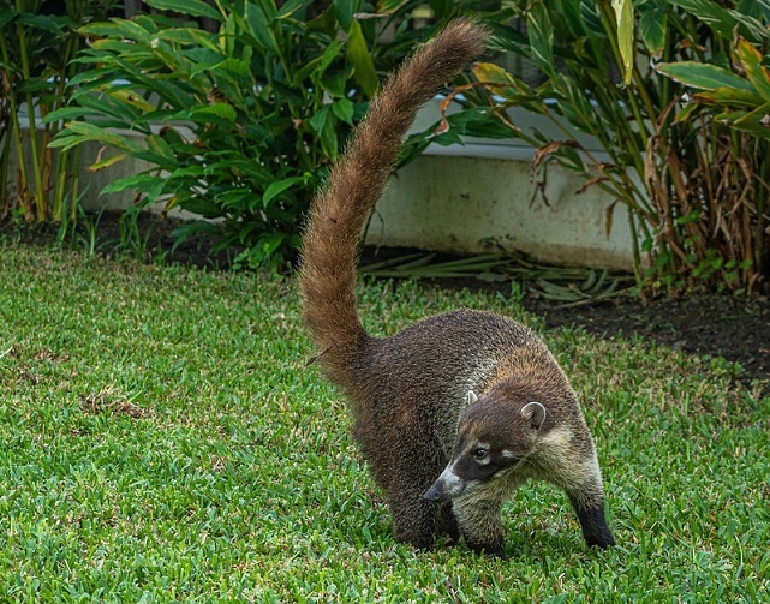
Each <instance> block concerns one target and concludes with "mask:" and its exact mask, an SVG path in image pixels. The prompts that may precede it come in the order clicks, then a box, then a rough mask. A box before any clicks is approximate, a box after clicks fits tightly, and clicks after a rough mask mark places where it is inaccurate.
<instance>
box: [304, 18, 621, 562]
mask: <svg viewBox="0 0 770 604" xmlns="http://www.w3.org/2000/svg"><path fill="white" fill-rule="evenodd" d="M486 37H487V31H486V30H485V29H484V28H483V27H482V26H480V25H479V24H477V23H476V22H474V21H473V20H469V19H463V18H460V19H456V20H454V21H452V22H451V23H450V24H449V25H448V26H447V27H446V29H444V31H443V32H442V33H440V34H439V35H438V36H437V37H436V38H435V39H434V40H433V41H431V42H429V43H427V44H425V45H423V46H422V47H421V48H419V49H418V50H417V52H416V53H415V54H414V56H413V57H412V58H411V59H409V60H408V61H406V62H405V63H404V64H403V66H402V67H401V69H400V70H399V71H398V72H397V73H396V74H394V75H392V76H391V77H390V78H389V79H388V81H387V83H386V84H385V85H384V87H383V88H382V91H381V93H380V95H379V96H378V98H376V99H375V100H373V101H372V103H371V107H370V111H369V115H368V116H367V117H366V118H365V119H364V121H363V122H362V123H361V124H360V125H359V126H358V128H357V130H356V132H355V135H354V136H353V139H352V141H351V142H350V144H349V146H348V148H347V151H346V153H345V155H344V157H343V158H342V159H341V160H340V161H339V162H338V163H337V164H336V165H335V166H333V168H332V170H331V173H330V175H329V180H328V183H327V186H326V187H325V188H324V189H323V190H322V191H321V192H320V193H319V194H318V196H317V198H316V199H315V201H314V203H313V204H312V207H311V211H310V218H309V223H308V226H307V229H306V231H305V234H304V241H303V255H302V270H301V278H300V287H301V293H302V297H303V299H304V317H305V321H306V323H307V325H308V326H309V328H310V331H311V333H312V335H313V338H314V339H315V342H316V344H317V346H318V349H319V357H318V359H319V362H320V363H321V365H322V367H323V369H324V370H325V372H326V373H327V375H328V376H329V378H330V379H331V380H332V381H334V382H336V383H337V384H339V385H340V386H341V387H342V388H343V390H344V391H345V393H346V394H347V396H348V397H349V399H350V404H351V409H352V415H353V419H354V422H355V426H354V436H355V438H356V440H357V441H358V443H359V445H360V447H361V449H362V452H363V454H364V456H365V458H366V459H367V460H368V462H369V465H370V467H371V470H372V473H373V474H374V477H375V479H376V480H377V481H378V482H379V484H380V485H382V487H383V488H384V489H385V491H386V493H387V498H388V504H389V507H390V511H391V514H392V516H393V526H394V532H395V538H396V540H398V541H401V542H407V543H411V544H413V545H414V546H416V547H421V548H423V547H428V546H430V545H431V544H432V543H433V542H434V541H435V539H436V538H437V537H438V536H441V535H448V536H450V537H451V538H454V539H455V540H457V539H459V536H460V533H462V535H463V536H464V537H465V540H466V542H467V543H468V544H469V546H470V547H471V548H473V549H474V550H476V551H485V552H487V553H489V554H493V555H500V556H502V555H503V553H504V551H503V545H502V532H501V518H500V507H501V504H502V502H503V501H504V500H505V499H506V498H507V497H509V496H510V494H511V492H512V491H513V489H515V488H516V487H517V486H518V485H519V484H520V483H521V482H522V481H524V480H525V479H527V478H530V477H532V478H539V479H545V480H548V481H550V482H552V483H554V484H556V485H558V486H560V487H562V488H564V489H565V490H566V491H567V493H568V495H569V497H570V501H571V502H572V505H573V507H574V508H575V510H576V512H577V515H578V518H579V520H580V523H581V525H582V528H583V533H584V536H585V539H586V541H587V542H588V543H589V544H591V545H597V546H600V547H606V546H608V545H612V544H614V540H613V537H612V534H611V533H610V530H609V528H608V527H607V524H606V522H605V519H604V511H603V487H602V477H601V472H600V470H599V466H598V463H597V460H596V453H595V451H594V446H593V442H592V440H591V435H590V433H589V431H588V429H587V427H586V424H585V422H584V420H583V416H582V413H581V411H580V408H579V405H578V402H577V399H576V396H575V394H574V392H573V390H572V388H571V387H570V384H569V382H568V380H567V378H566V377H565V375H564V373H563V372H562V370H561V369H560V368H559V367H558V365H557V364H556V361H555V360H554V358H553V357H552V356H551V354H550V353H549V352H548V350H547V349H546V347H545V345H544V344H543V343H542V342H541V340H540V339H539V338H538V337H537V336H536V335H535V334H534V333H533V332H532V331H530V330H529V329H527V328H526V327H524V326H522V325H520V324H518V323H516V322H515V321H512V320H510V319H507V318H505V317H502V316H498V315H495V314H492V313H485V312H475V311H470V310H461V311H456V312H450V313H446V314H441V315H438V316H435V317H431V318H429V319H425V320H423V321H420V322H418V323H415V324H414V325H412V326H410V327H408V328H406V329H404V330H403V331H401V332H399V333H397V334H396V335H394V336H391V337H388V338H375V337H372V336H371V335H369V334H368V333H367V332H366V331H365V330H364V328H363V327H362V325H361V322H360V320H359V317H358V312H357V309H356V300H355V295H354V285H355V281H356V260H357V253H358V244H359V236H360V233H361V230H362V228H363V225H364V222H365V221H366V219H367V217H368V216H369V214H370V212H371V210H372V208H373V206H374V204H375V202H376V201H377V199H378V198H379V197H380V195H381V194H382V191H383V190H384V188H385V185H386V183H387V180H388V177H389V174H390V171H391V169H392V166H393V164H394V162H395V161H396V159H397V156H398V153H399V150H400V146H401V139H402V137H403V136H404V134H405V133H406V131H407V129H408V128H409V126H410V125H411V123H412V121H413V119H414V116H415V113H416V112H417V110H418V109H419V107H420V106H421V105H423V104H424V103H425V102H427V101H428V100H429V99H430V98H431V97H432V95H433V94H434V93H435V91H436V89H437V88H438V87H439V86H441V85H442V84H444V83H446V82H447V81H448V80H449V79H451V78H452V77H453V76H454V75H455V74H456V73H457V72H458V71H460V70H461V69H462V68H463V67H464V66H465V65H466V64H468V63H469V62H470V61H472V60H473V59H474V58H476V57H477V56H478V55H480V54H481V53H482V51H483V45H484V41H485V39H486ZM426 491H427V492H426Z"/></svg>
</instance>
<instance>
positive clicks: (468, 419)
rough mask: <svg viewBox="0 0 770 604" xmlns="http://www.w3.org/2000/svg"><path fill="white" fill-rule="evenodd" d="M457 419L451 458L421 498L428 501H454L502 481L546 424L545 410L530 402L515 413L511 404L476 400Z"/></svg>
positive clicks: (519, 462)
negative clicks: (490, 483) (487, 484)
mask: <svg viewBox="0 0 770 604" xmlns="http://www.w3.org/2000/svg"><path fill="white" fill-rule="evenodd" d="M468 397H469V402H472V403H473V404H472V405H471V406H470V407H469V408H468V409H466V411H465V413H463V416H462V418H461V419H460V425H459V427H458V431H457V438H456V440H455V444H454V450H453V453H452V459H451V460H450V461H449V463H448V464H447V467H446V468H444V471H443V472H442V473H441V475H440V476H439V477H438V479H437V480H436V482H435V483H433V486H432V487H431V488H430V489H428V490H427V491H426V492H425V493H424V495H423V497H424V498H425V499H428V500H430V501H442V500H447V499H453V498H455V497H458V496H459V495H462V494H465V493H469V492H470V491H472V490H474V489H475V488H476V487H478V486H479V485H482V484H485V483H488V482H491V481H493V480H495V479H499V478H502V477H503V476H505V475H506V474H507V473H508V471H509V470H512V469H513V468H515V467H517V466H518V465H519V464H521V463H522V462H523V461H524V459H525V458H526V457H527V455H528V454H529V453H530V452H531V451H532V449H533V447H534V444H535V442H536V441H537V435H538V431H539V430H540V428H541V427H542V425H543V422H544V421H545V415H546V411H545V407H543V405H542V404H541V403H538V402H530V403H527V404H526V405H524V406H523V407H521V408H520V409H519V410H518V411H516V410H515V409H511V405H501V404H494V403H492V402H490V401H483V400H482V401H478V398H477V397H476V395H474V394H473V393H472V392H469V394H468Z"/></svg>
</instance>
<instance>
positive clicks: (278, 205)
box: [54, 0, 378, 266]
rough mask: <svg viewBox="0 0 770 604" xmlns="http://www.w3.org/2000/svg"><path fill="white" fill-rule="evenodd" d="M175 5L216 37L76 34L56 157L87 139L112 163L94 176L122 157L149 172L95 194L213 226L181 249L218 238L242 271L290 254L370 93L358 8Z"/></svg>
mask: <svg viewBox="0 0 770 604" xmlns="http://www.w3.org/2000/svg"><path fill="white" fill-rule="evenodd" d="M148 4H150V5H151V6H153V7H154V8H157V9H163V10H174V9H180V7H181V5H180V4H179V3H178V2H173V1H170V0H153V1H152V2H149V3H148ZM183 4H184V11H185V13H186V14H187V15H190V16H193V17H194V16H202V17H206V18H208V19H212V20H214V21H215V22H216V23H217V27H218V31H216V32H214V33H210V32H207V31H204V30H202V29H200V28H199V27H198V25H197V23H195V22H193V21H190V22H187V23H180V22H179V21H172V20H170V19H168V18H167V17H163V16H159V15H140V16H137V17H135V18H133V19H131V20H125V19H113V20H111V21H110V22H109V23H99V24H94V25H91V26H88V27H85V28H83V29H82V30H81V33H83V34H84V35H88V36H89V37H91V38H92V39H93V42H92V44H91V47H90V48H89V49H88V50H86V51H85V52H83V53H82V54H81V56H80V57H79V59H78V62H79V63H88V64H89V65H95V67H93V68H92V69H90V70H88V71H87V72H85V73H83V74H81V75H80V76H79V77H77V78H75V80H74V81H73V82H72V85H74V86H75V90H74V92H73V96H74V100H75V103H74V104H73V105H72V106H71V107H68V108H66V109H64V110H62V111H60V112H58V113H57V114H56V115H55V116H54V117H66V118H67V119H69V120H71V121H70V122H68V126H67V129H66V130H65V131H64V132H63V133H62V134H61V135H60V136H59V137H58V138H57V140H56V141H54V145H55V146H58V147H62V148H70V147H73V146H75V145H78V144H79V143H81V142H83V141H86V140H95V141H98V142H100V143H102V144H104V145H105V146H108V147H109V148H111V149H113V150H114V151H116V152H117V154H112V155H110V156H105V157H104V158H103V159H102V160H101V161H99V162H98V163H97V164H96V165H94V166H93V167H92V168H93V169H100V168H103V167H105V166H108V165H111V164H113V163H115V162H118V161H120V160H121V159H122V158H123V157H125V156H132V157H134V158H137V159H142V160H146V161H148V162H150V163H151V164H152V165H151V167H150V168H149V169H147V170H145V171H144V172H142V173H140V174H138V175H135V176H131V177H128V178H123V179H120V180H118V181H116V182H113V183H111V184H110V185H109V186H108V187H107V188H106V189H105V191H104V192H112V191H120V190H124V189H137V190H139V191H141V192H142V193H143V194H144V195H143V196H142V197H141V200H140V201H139V203H138V204H137V205H136V206H135V207H134V208H132V209H131V210H130V211H138V210H140V209H142V208H143V207H144V206H147V205H148V204H154V203H156V202H159V201H162V202H164V203H165V208H166V209H170V208H173V207H179V208H182V209H184V210H188V211H190V212H193V213H195V214H197V215H200V216H201V217H203V218H207V219H221V220H218V221H199V222H193V223H190V224H189V225H187V226H184V227H182V228H180V229H179V230H178V231H177V232H176V235H177V239H178V241H181V240H182V239H184V238H185V237H186V236H188V235H189V234H191V233H192V232H195V231H206V232H212V233H218V234H221V235H223V236H224V237H223V239H221V241H222V243H221V244H220V245H221V246H229V245H233V244H236V245H238V246H242V247H245V248H246V251H245V252H243V253H242V254H241V255H240V256H238V257H237V258H236V265H241V266H256V265H258V264H260V263H262V262H264V261H265V260H266V259H267V258H268V257H271V256H274V255H277V256H281V255H283V256H285V255H287V254H291V252H292V251H293V250H295V249H296V247H297V245H298V243H299V237H298V234H299V231H300V228H301V224H302V222H303V219H304V214H305V212H306V210H307V207H308V204H309V200H310V198H311V195H312V193H313V191H314V189H315V188H316V187H317V186H318V185H319V183H320V182H321V181H322V180H323V178H324V175H325V173H326V169H327V167H328V165H329V163H330V162H332V161H334V159H335V158H336V157H337V156H338V155H339V154H340V152H341V150H342V148H343V146H344V143H345V140H346V139H347V136H348V134H349V131H350V128H351V126H352V125H353V124H354V123H355V122H356V121H357V120H358V119H360V117H361V116H362V115H363V113H364V112H365V110H366V107H367V102H366V101H367V98H368V96H369V95H370V94H371V93H372V92H373V91H374V90H375V89H376V87H377V84H378V77H377V73H376V71H375V70H374V65H373V61H372V57H371V55H370V54H369V51H368V42H367V41H366V39H365V37H364V34H363V32H362V28H361V26H360V25H359V23H358V22H357V21H355V20H353V11H354V9H356V6H355V4H356V3H344V2H335V3H333V5H332V6H331V7H329V8H328V9H327V10H326V11H325V12H324V13H322V14H321V15H320V16H318V17H316V18H315V19H310V20H308V19H307V16H308V11H309V10H310V9H311V8H312V4H313V3H312V2H303V1H293V2H286V3H283V4H280V5H277V4H276V3H275V2H273V0H255V1H248V2H244V1H236V2H222V3H221V4H220V5H219V6H220V7H221V12H219V11H218V10H214V9H212V8H211V7H210V6H209V5H208V4H205V3H203V2H200V1H198V2H184V3H183ZM340 28H343V29H345V31H346V32H347V41H346V42H344V41H343V40H342V39H341V38H340V37H339V36H338V35H337V34H338V31H339V29H340ZM86 120H87V121H86ZM159 124H160V128H158V125H159Z"/></svg>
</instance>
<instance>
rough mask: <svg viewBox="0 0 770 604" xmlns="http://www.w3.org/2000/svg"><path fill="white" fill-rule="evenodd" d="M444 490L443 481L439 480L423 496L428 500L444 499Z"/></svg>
mask: <svg viewBox="0 0 770 604" xmlns="http://www.w3.org/2000/svg"><path fill="white" fill-rule="evenodd" d="M443 490H444V489H443V488H442V485H441V481H440V480H437V481H436V482H434V483H433V486H432V487H431V488H429V489H428V490H427V491H425V493H423V495H422V496H423V498H425V499H427V500H428V501H441V500H442V499H443Z"/></svg>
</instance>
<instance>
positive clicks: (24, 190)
mask: <svg viewBox="0 0 770 604" xmlns="http://www.w3.org/2000/svg"><path fill="white" fill-rule="evenodd" d="M113 4H114V1H113V0H65V1H64V2H43V1H41V0H28V1H24V2H22V1H21V0H16V1H15V2H14V1H12V0H0V219H3V218H5V217H6V216H8V215H9V214H12V215H14V216H17V217H19V218H20V219H24V220H26V221H28V222H33V221H34V222H42V221H48V220H57V221H58V220H63V221H66V220H67V219H68V213H67V211H66V210H65V208H66V206H67V203H69V204H70V205H69V218H70V219H72V220H75V219H76V218H77V207H76V205H77V197H78V176H77V175H78V154H77V152H74V153H71V154H70V153H66V152H61V153H55V152H54V151H53V150H52V149H51V148H49V147H48V143H49V142H50V141H51V140H52V139H53V137H54V136H55V135H56V133H57V132H58V131H59V129H60V128H61V125H62V124H61V122H60V121H59V120H56V119H50V120H48V121H46V123H45V125H44V126H42V127H38V123H37V120H36V119H35V116H37V117H41V116H42V117H45V116H47V115H49V114H50V113H51V112H54V111H56V110H57V109H58V108H60V107H64V106H65V105H67V103H68V102H69V89H68V88H67V86H66V84H67V80H68V79H70V78H72V77H73V76H75V74H76V73H77V70H78V65H77V64H75V63H72V62H71V59H73V58H74V57H75V56H76V54H77V52H78V50H79V49H80V48H81V47H82V46H83V39H82V38H81V37H80V36H79V35H78V33H77V28H78V27H79V26H81V25H83V24H86V23H89V22H90V21H92V20H100V19H102V20H103V19H105V18H106V16H107V13H108V11H109V9H110V8H111V6H112V5H113ZM26 118H29V120H28V121H29V127H28V128H22V123H23V122H24V121H26ZM12 150H13V152H14V153H15V154H16V156H17V157H18V158H19V171H18V175H12V174H10V169H9V159H10V155H11V151H12ZM22 158H24V159H22ZM14 176H16V178H15V180H14ZM12 182H14V183H15V184H16V186H17V193H16V196H15V198H12V197H11V196H10V188H11V183H12Z"/></svg>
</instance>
